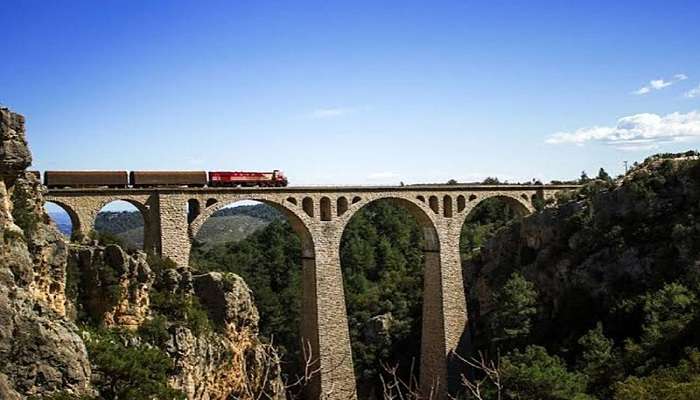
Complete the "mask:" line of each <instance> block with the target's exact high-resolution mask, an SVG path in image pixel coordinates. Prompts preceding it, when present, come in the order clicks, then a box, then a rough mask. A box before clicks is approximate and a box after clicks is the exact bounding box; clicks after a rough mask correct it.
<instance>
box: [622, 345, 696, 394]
mask: <svg viewBox="0 0 700 400" xmlns="http://www.w3.org/2000/svg"><path fill="white" fill-rule="evenodd" d="M698 397H700V352H698V351H697V350H695V349H694V350H692V351H689V353H688V356H687V358H686V359H684V360H681V362H680V363H679V364H678V365H677V366H675V367H665V368H659V369H657V370H655V371H653V372H652V373H651V374H650V375H649V376H646V377H637V376H630V377H628V378H627V379H625V380H624V381H622V382H619V383H617V384H616V385H615V400H696V399H698Z"/></svg>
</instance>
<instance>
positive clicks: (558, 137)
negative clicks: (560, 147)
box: [546, 111, 700, 150]
mask: <svg viewBox="0 0 700 400" xmlns="http://www.w3.org/2000/svg"><path fill="white" fill-rule="evenodd" d="M698 137H700V112H698V111H691V112H689V113H687V114H683V113H678V112H675V113H671V114H668V115H664V116H661V115H658V114H651V113H643V114H635V115H630V116H627V117H622V118H620V119H618V120H617V124H616V125H615V126H594V127H591V128H581V129H577V130H575V131H573V132H557V133H555V134H553V135H551V136H549V138H547V140H546V142H547V143H552V144H560V143H574V144H577V145H583V144H584V143H587V142H599V143H605V144H608V145H612V146H615V147H616V148H618V149H622V150H642V149H650V148H655V147H657V146H658V144H660V143H668V142H680V141H685V140H689V139H692V138H698Z"/></svg>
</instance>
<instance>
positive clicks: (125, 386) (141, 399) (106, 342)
mask: <svg viewBox="0 0 700 400" xmlns="http://www.w3.org/2000/svg"><path fill="white" fill-rule="evenodd" d="M129 335H130V334H129V333H126V332H123V333H122V332H117V331H108V330H103V329H98V330H91V331H87V332H86V335H85V336H86V337H87V339H86V341H85V342H86V345H87V349H88V353H89V356H90V361H91V362H92V363H93V365H94V369H93V373H95V374H96V376H98V377H99V379H98V381H97V382H96V386H97V387H98V389H99V391H100V395H101V396H102V397H103V398H106V399H129V400H152V399H173V400H175V399H185V398H186V397H185V395H184V394H183V393H182V392H180V391H177V390H174V389H172V388H170V386H169V385H168V378H169V377H170V375H171V374H174V373H175V370H174V364H173V361H172V360H171V359H170V358H169V357H168V356H167V355H166V354H165V353H164V352H163V351H162V350H160V349H158V348H155V347H150V346H145V345H133V344H130V345H127V344H126V343H133V342H134V340H129V338H128V336H129Z"/></svg>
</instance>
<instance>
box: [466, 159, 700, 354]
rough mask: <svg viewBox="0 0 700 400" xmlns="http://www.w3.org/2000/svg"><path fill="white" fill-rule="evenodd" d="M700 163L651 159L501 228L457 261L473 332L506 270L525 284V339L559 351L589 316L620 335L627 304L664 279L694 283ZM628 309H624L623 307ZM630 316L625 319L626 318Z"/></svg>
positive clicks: (479, 329) (482, 333)
mask: <svg viewBox="0 0 700 400" xmlns="http://www.w3.org/2000/svg"><path fill="white" fill-rule="evenodd" d="M698 215H700V161H698V159H697V157H696V156H687V155H663V156H655V157H650V158H649V159H648V160H646V161H645V162H644V163H642V164H641V165H639V166H637V167H636V168H635V169H634V170H632V171H630V173H628V174H627V176H625V177H624V178H623V179H620V180H618V181H617V182H606V183H604V182H600V181H599V182H591V183H590V184H589V185H587V186H586V187H585V188H584V189H583V190H582V192H581V193H577V194H573V195H571V196H568V197H567V198H565V199H562V200H561V201H560V204H558V205H556V206H554V207H550V208H547V209H545V210H544V211H542V212H539V213H536V214H533V215H531V216H528V217H525V218H523V219H522V220H520V221H517V222H515V223H512V224H510V225H508V226H507V227H505V228H503V229H501V230H500V231H499V232H498V233H497V234H496V235H495V236H494V237H493V238H492V239H490V240H489V241H488V242H487V243H486V245H485V246H484V247H483V248H482V249H481V251H480V253H479V254H478V255H476V256H475V257H473V258H472V259H471V260H468V261H467V262H465V263H464V271H465V283H466V288H467V289H468V291H469V294H470V302H469V303H470V309H471V310H470V311H471V314H470V315H471V318H472V321H476V322H477V323H476V324H472V328H473V329H474V330H475V332H474V333H475V334H476V336H477V337H481V338H482V339H483V338H484V337H488V332H487V331H488V325H484V324H485V323H486V322H488V319H489V315H490V314H492V312H493V311H494V308H495V302H494V296H493V293H494V292H496V291H498V290H499V288H501V287H503V285H504V282H505V281H506V280H507V279H508V278H509V277H510V276H511V274H512V273H513V272H515V271H517V272H519V273H521V274H522V275H523V276H524V277H525V278H526V279H527V280H528V281H530V282H532V283H533V284H534V288H535V289H536V290H537V292H538V316H537V318H536V320H535V321H534V322H535V325H534V332H533V335H534V339H533V340H534V341H538V340H540V339H541V341H542V343H547V344H548V345H549V346H552V347H553V348H554V347H557V346H558V347H559V348H571V347H575V346H576V343H575V340H576V339H577V338H578V337H580V335H582V334H583V333H585V331H586V330H588V329H590V327H591V326H595V323H596V321H602V322H603V323H604V325H605V326H606V327H609V330H610V333H611V334H612V335H615V334H616V333H618V331H619V334H620V336H621V337H622V336H623V335H622V332H624V333H625V334H628V333H629V332H627V330H628V329H629V327H630V326H635V325H639V324H640V322H639V321H638V320H636V319H635V318H637V319H639V318H642V320H643V318H644V316H643V315H642V314H639V315H637V314H634V313H631V312H629V310H628V309H630V308H633V307H632V305H634V307H638V305H635V304H636V303H635V302H636V301H637V300H636V299H638V298H640V296H642V295H644V294H645V293H647V292H649V291H654V290H659V289H660V288H662V287H663V285H664V284H666V283H668V282H673V281H679V282H683V283H684V284H688V285H694V283H693V282H695V281H696V279H697V275H698V271H699V270H698V266H699V265H700V220H698ZM625 310H627V311H625ZM630 314H634V318H633V317H630V316H629V315H630Z"/></svg>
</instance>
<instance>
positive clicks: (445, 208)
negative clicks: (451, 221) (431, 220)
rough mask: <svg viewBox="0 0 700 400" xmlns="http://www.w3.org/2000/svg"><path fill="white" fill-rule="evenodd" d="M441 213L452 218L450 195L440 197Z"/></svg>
mask: <svg viewBox="0 0 700 400" xmlns="http://www.w3.org/2000/svg"><path fill="white" fill-rule="evenodd" d="M442 214H443V216H444V217H445V218H452V196H450V195H447V194H446V195H445V196H444V197H443V198H442Z"/></svg>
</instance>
